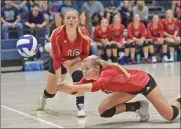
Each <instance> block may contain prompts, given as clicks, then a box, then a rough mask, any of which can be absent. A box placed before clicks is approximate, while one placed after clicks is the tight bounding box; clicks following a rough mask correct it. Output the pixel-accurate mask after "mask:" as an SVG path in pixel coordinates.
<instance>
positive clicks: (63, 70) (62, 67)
mask: <svg viewBox="0 0 181 129" xmlns="http://www.w3.org/2000/svg"><path fill="white" fill-rule="evenodd" d="M48 71H49V72H50V73H52V74H55V70H54V68H53V59H52V58H51V57H50V59H49V68H48ZM61 73H62V74H66V73H67V69H66V68H65V67H64V66H63V65H62V66H61Z"/></svg>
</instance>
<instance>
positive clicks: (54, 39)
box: [51, 26, 90, 70]
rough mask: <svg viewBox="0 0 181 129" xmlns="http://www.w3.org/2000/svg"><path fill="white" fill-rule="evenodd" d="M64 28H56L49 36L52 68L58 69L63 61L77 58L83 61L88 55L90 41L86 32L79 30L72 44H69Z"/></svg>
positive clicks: (82, 29)
mask: <svg viewBox="0 0 181 129" xmlns="http://www.w3.org/2000/svg"><path fill="white" fill-rule="evenodd" d="M65 29H66V28H65V26H60V27H58V28H56V29H55V30H54V31H53V33H52V35H51V44H52V58H53V67H54V69H55V70H57V69H59V68H60V67H61V65H62V63H63V62H64V61H65V60H70V59H73V58H75V57H77V56H79V57H80V58H81V59H84V58H86V57H87V56H88V54H89V49H90V40H89V39H87V38H86V37H85V36H88V32H87V30H86V29H84V28H81V27H80V28H79V29H80V33H78V35H77V38H76V39H75V40H74V41H73V42H69V40H68V37H67V34H66V30H65Z"/></svg>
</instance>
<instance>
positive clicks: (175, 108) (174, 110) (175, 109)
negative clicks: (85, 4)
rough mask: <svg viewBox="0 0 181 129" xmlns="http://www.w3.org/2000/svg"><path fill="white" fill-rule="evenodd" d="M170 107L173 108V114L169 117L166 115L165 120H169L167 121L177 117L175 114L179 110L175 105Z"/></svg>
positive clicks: (177, 113)
mask: <svg viewBox="0 0 181 129" xmlns="http://www.w3.org/2000/svg"><path fill="white" fill-rule="evenodd" d="M171 107H172V109H173V116H172V118H169V117H168V119H167V118H166V119H167V120H169V121H173V120H174V119H175V118H177V116H178V115H179V110H178V108H177V107H176V106H171Z"/></svg>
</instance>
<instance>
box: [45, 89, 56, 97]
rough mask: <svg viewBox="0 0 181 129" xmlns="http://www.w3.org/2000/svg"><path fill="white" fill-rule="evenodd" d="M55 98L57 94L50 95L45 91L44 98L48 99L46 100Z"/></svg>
mask: <svg viewBox="0 0 181 129" xmlns="http://www.w3.org/2000/svg"><path fill="white" fill-rule="evenodd" d="M54 96H55V94H50V93H48V92H47V90H46V89H45V90H44V97H46V98H53V97H54Z"/></svg>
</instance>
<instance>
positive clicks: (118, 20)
mask: <svg viewBox="0 0 181 129" xmlns="http://www.w3.org/2000/svg"><path fill="white" fill-rule="evenodd" d="M113 20H114V21H113V22H114V23H115V24H117V23H121V18H120V16H119V14H117V15H115V16H114V19H113Z"/></svg>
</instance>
